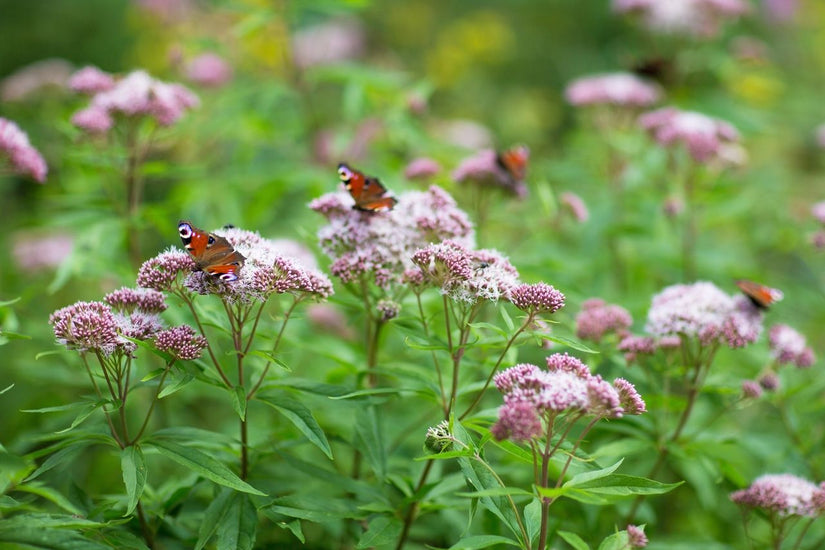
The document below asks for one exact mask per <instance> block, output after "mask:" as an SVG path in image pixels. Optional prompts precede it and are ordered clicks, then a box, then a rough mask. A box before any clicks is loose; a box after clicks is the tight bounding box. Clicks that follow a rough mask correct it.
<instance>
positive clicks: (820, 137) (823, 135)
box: [814, 124, 825, 149]
mask: <svg viewBox="0 0 825 550" xmlns="http://www.w3.org/2000/svg"><path fill="white" fill-rule="evenodd" d="M814 137H815V138H816V144H817V145H818V146H820V147H821V148H823V149H825V124H820V125H819V126H817V127H816V130H815V131H814Z"/></svg>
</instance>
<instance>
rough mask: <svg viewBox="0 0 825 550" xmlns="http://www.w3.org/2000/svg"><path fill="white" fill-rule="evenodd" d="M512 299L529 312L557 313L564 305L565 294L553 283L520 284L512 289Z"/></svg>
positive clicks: (521, 308)
mask: <svg viewBox="0 0 825 550" xmlns="http://www.w3.org/2000/svg"><path fill="white" fill-rule="evenodd" d="M509 299H510V301H511V302H512V303H513V305H514V306H516V307H517V308H519V309H520V310H522V311H526V312H527V313H531V314H536V313H555V312H556V311H558V310H559V309H561V308H562V307H563V306H564V294H562V293H561V292H559V291H558V290H556V289H555V288H554V287H553V285H548V284H546V283H536V284H533V285H528V284H520V285H518V286H517V287H515V288H513V289H512V290H511V291H510V295H509Z"/></svg>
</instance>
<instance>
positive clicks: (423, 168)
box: [404, 157, 441, 180]
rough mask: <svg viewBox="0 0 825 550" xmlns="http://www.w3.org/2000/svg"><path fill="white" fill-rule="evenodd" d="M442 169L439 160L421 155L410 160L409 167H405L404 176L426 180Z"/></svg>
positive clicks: (410, 178)
mask: <svg viewBox="0 0 825 550" xmlns="http://www.w3.org/2000/svg"><path fill="white" fill-rule="evenodd" d="M440 171H441V165H440V164H438V162H437V161H435V160H433V159H431V158H427V157H419V158H417V159H413V160H412V161H410V163H409V164H408V165H407V167H406V168H404V177H405V178H407V179H408V180H418V179H421V180H426V179H430V178H431V177H433V176H435V175H436V174H438V173H439V172H440Z"/></svg>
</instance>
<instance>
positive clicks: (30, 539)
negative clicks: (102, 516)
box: [0, 514, 111, 550]
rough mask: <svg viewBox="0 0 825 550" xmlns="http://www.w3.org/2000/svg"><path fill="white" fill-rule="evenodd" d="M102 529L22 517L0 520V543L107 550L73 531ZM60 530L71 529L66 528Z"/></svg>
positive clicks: (66, 549)
mask: <svg viewBox="0 0 825 550" xmlns="http://www.w3.org/2000/svg"><path fill="white" fill-rule="evenodd" d="M93 526H102V525H101V524H95V523H94V522H89V521H85V520H78V519H74V518H68V517H67V519H65V520H63V521H60V520H59V519H57V518H56V517H55V516H45V515H43V514H25V515H20V516H15V517H13V518H9V519H2V520H0V543H9V544H25V545H28V546H34V547H35V548H46V549H49V550H111V548H110V547H109V546H107V545H103V544H100V543H98V542H95V541H92V540H89V539H87V538H86V537H84V536H83V535H82V534H81V533H80V532H79V531H78V530H77V529H80V528H82V527H93ZM61 527H72V528H69V529H65V528H61Z"/></svg>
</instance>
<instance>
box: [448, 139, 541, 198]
mask: <svg viewBox="0 0 825 550" xmlns="http://www.w3.org/2000/svg"><path fill="white" fill-rule="evenodd" d="M525 153H526V154H529V152H527V150H526V148H525ZM519 176H521V174H518V175H517V174H514V173H513V172H512V171H511V170H508V168H507V166H506V165H505V163H504V162H503V158H502V156H501V154H499V153H497V152H496V151H495V150H493V149H483V150H481V151H479V152H478V153H476V154H475V155H473V156H471V157H467V158H466V159H464V160H462V161H461V163H460V164H459V165H458V166H457V167H456V169H455V170H453V173H452V179H453V181H455V182H457V183H466V182H471V183H476V184H478V185H482V186H484V185H490V186H495V187H500V188H502V189H504V190H506V191H508V192H510V193H512V194H513V195H515V196H517V197H519V198H524V197H525V196H526V195H527V186H526V185H525V182H524V180H523V177H519Z"/></svg>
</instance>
